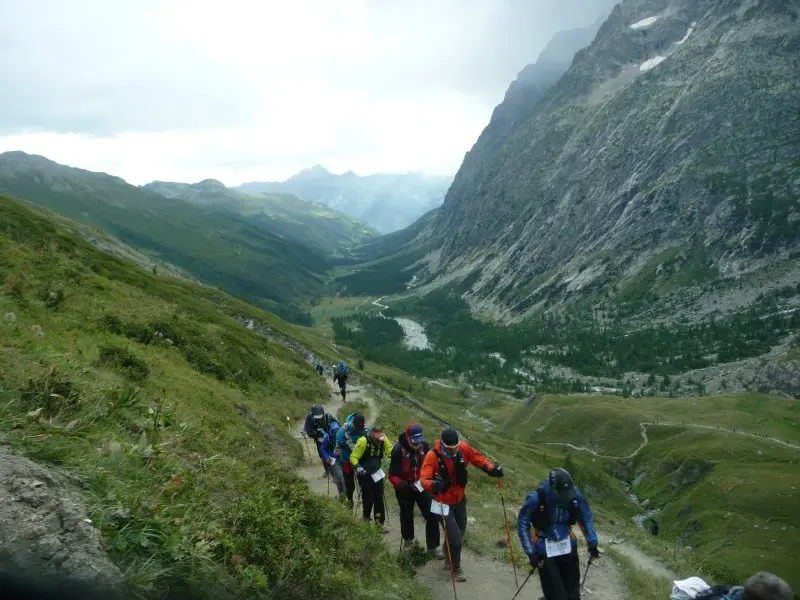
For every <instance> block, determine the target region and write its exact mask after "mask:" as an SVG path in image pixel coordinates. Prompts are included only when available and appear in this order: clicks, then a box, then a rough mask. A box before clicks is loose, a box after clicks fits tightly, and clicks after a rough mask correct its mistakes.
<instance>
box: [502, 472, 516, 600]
mask: <svg viewBox="0 0 800 600" xmlns="http://www.w3.org/2000/svg"><path fill="white" fill-rule="evenodd" d="M502 481H503V478H502V477H498V478H497V492H498V493H499V494H500V504H501V505H502V507H503V520H504V521H505V524H506V540H507V541H508V554H509V555H510V557H511V568H512V569H513V570H514V585H516V586H517V588H519V579H518V578H517V563H516V562H514V546H513V545H512V544H511V529H510V528H509V527H508V513H507V512H506V500H505V498H503V484H502Z"/></svg>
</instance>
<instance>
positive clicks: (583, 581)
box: [580, 556, 594, 589]
mask: <svg viewBox="0 0 800 600" xmlns="http://www.w3.org/2000/svg"><path fill="white" fill-rule="evenodd" d="M593 561H594V558H592V557H591V556H590V557H589V562H588V563H586V571H585V572H584V574H583V580H582V581H581V587H580V589H583V588H584V586H585V585H586V578H587V577H588V576H589V567H591V566H592V562H593Z"/></svg>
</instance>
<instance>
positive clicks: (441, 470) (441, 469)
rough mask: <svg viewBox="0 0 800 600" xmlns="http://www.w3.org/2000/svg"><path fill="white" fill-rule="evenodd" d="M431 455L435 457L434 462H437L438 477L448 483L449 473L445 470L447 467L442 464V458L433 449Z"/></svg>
mask: <svg viewBox="0 0 800 600" xmlns="http://www.w3.org/2000/svg"><path fill="white" fill-rule="evenodd" d="M433 453H434V454H435V455H436V460H437V461H438V462H439V476H440V477H441V478H442V479H444V480H445V481H446V482H448V483H450V472H449V471H448V470H447V465H446V464H445V462H444V456H442V455H441V453H440V452H439V451H438V450H437V449H436V448H434V449H433Z"/></svg>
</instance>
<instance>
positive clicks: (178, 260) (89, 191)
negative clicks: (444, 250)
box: [0, 152, 327, 321]
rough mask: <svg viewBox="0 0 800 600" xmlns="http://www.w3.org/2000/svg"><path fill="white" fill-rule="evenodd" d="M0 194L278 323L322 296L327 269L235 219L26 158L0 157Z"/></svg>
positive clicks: (304, 251)
mask: <svg viewBox="0 0 800 600" xmlns="http://www.w3.org/2000/svg"><path fill="white" fill-rule="evenodd" d="M0 193H3V194H6V195H9V196H13V197H16V198H20V199H23V200H28V201H30V202H33V203H35V204H39V205H42V206H45V207H46V208H49V209H51V210H53V211H55V212H58V213H61V214H64V215H66V216H68V217H70V218H73V219H75V220H77V221H81V222H84V223H89V224H91V225H93V226H96V227H100V228H101V229H104V230H105V231H107V232H108V233H109V234H111V235H113V236H114V237H116V238H118V239H119V240H120V241H122V242H123V243H125V244H128V245H129V246H132V247H134V249H136V250H139V251H146V252H148V253H150V254H152V255H153V256H155V257H157V258H159V259H162V260H164V261H166V262H169V263H172V264H174V265H175V266H177V267H179V268H181V269H184V270H185V271H188V272H189V273H190V274H192V275H193V276H194V277H197V278H198V279H201V280H203V281H205V282H206V283H210V284H214V285H222V286H224V287H225V288H226V289H227V290H228V291H230V292H231V293H233V294H234V295H237V296H239V297H242V298H245V299H247V300H249V301H251V302H253V303H255V304H258V305H261V306H262V307H268V308H269V309H270V310H272V311H273V312H276V313H278V314H280V315H281V316H283V317H286V318H290V319H295V320H298V319H299V320H301V321H302V320H307V319H308V317H307V314H306V313H305V311H303V310H302V309H301V308H300V305H301V304H302V303H303V302H307V301H309V300H310V299H312V298H314V297H316V295H317V294H319V293H320V291H321V289H322V285H323V282H324V278H325V275H324V273H325V270H326V269H327V262H326V261H325V260H322V259H321V258H320V257H319V255H318V254H317V253H315V252H313V251H312V250H311V249H310V248H308V247H307V246H305V245H302V244H300V243H297V242H295V241H293V240H287V239H283V238H281V237H279V236H277V235H275V234H273V233H269V232H267V231H264V230H263V229H259V228H257V227H255V226H253V225H252V224H249V223H247V222H246V220H245V219H244V218H243V217H241V216H238V215H235V214H233V213H228V214H225V213H222V212H220V211H215V210H214V209H210V208H207V207H198V206H195V205H193V204H191V203H189V202H186V201H184V200H179V199H175V198H167V197H166V196H163V195H162V194H159V193H156V192H154V191H151V190H147V189H142V188H139V187H136V186H133V185H130V184H128V183H127V182H125V181H124V180H123V179H121V178H119V177H116V176H113V175H108V174H106V173H95V172H92V171H87V170H85V169H76V168H73V167H68V166H65V165H60V164H58V163H56V162H53V161H50V160H49V159H46V158H44V157H38V156H32V155H28V154H25V153H24V152H13V153H4V154H2V155H0Z"/></svg>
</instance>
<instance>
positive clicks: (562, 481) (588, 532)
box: [517, 469, 600, 600]
mask: <svg viewBox="0 0 800 600" xmlns="http://www.w3.org/2000/svg"><path fill="white" fill-rule="evenodd" d="M576 523H577V524H578V525H579V526H580V528H581V530H582V531H583V535H584V537H585V538H586V542H587V544H588V546H589V556H590V557H591V560H594V559H597V558H600V552H599V551H598V549H597V532H596V531H595V529H594V517H593V516H592V509H591V508H589V504H588V503H587V502H586V498H584V496H583V494H581V492H580V490H579V489H578V488H577V487H576V486H575V484H574V483H573V482H572V476H571V475H570V474H569V472H568V471H566V469H553V470H552V471H550V475H549V476H548V477H547V479H545V480H544V481H542V483H541V484H539V487H538V488H537V489H536V490H534V491H533V492H531V493H530V494H528V497H527V498H526V499H525V504H523V505H522V508H521V509H520V510H519V516H518V517H517V533H518V534H519V540H520V542H521V543H522V549H523V550H524V551H525V554H527V555H528V560H529V561H530V563H531V567H533V568H536V567H539V580H540V581H541V584H542V593H543V594H544V597H545V600H579V599H580V587H581V584H580V577H581V568H580V564H579V563H578V540H577V538H576V537H575V534H574V533H573V531H572V526H573V525H574V524H576ZM531 529H533V531H531Z"/></svg>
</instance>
